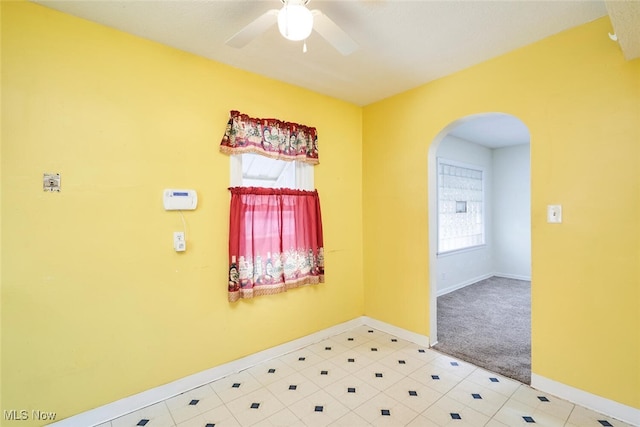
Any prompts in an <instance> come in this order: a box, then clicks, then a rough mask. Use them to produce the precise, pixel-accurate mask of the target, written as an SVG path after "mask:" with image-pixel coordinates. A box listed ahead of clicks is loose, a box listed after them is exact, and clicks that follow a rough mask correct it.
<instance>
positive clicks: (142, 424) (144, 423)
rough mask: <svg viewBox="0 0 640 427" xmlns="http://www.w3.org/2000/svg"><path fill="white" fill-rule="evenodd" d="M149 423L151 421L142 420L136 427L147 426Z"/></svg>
mask: <svg viewBox="0 0 640 427" xmlns="http://www.w3.org/2000/svg"><path fill="white" fill-rule="evenodd" d="M148 422H149V420H148V419H146V418H143V419H141V420H140V421H138V424H136V425H137V426H146V425H147V423H148Z"/></svg>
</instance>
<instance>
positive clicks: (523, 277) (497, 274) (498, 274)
mask: <svg viewBox="0 0 640 427" xmlns="http://www.w3.org/2000/svg"><path fill="white" fill-rule="evenodd" d="M493 275H494V276H496V277H505V278H507V279H516V280H526V281H528V282H530V281H531V276H523V275H520V274H509V273H493Z"/></svg>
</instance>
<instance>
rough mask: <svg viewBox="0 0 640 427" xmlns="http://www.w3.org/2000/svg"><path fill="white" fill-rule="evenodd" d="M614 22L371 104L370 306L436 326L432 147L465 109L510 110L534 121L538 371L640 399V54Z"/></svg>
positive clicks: (367, 146) (421, 326)
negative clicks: (551, 217)
mask: <svg viewBox="0 0 640 427" xmlns="http://www.w3.org/2000/svg"><path fill="white" fill-rule="evenodd" d="M609 31H611V32H612V29H611V26H610V23H609V20H608V19H607V18H602V19H600V20H597V21H595V22H593V23H589V24H587V25H583V26H580V27H578V28H575V29H573V30H570V31H566V32H563V33H561V34H559V35H556V36H553V37H550V38H548V39H545V40H543V41H541V42H539V43H535V44H533V45H530V46H528V47H525V48H523V49H519V50H517V51H515V52H512V53H509V54H507V55H504V56H502V57H499V58H496V59H493V60H490V61H487V62H485V63H482V64H480V65H477V66H474V67H472V68H469V69H467V70H464V71H462V72H459V73H456V74H453V75H451V76H448V77H446V78H443V79H440V80H438V81H435V82H432V83H430V84H427V85H424V86H421V87H419V88H417V89H414V90H411V91H408V92H405V93H403V94H400V95H397V96H394V97H392V98H389V99H387V100H383V101H381V102H378V103H375V104H372V105H370V106H367V107H365V108H364V116H363V117H364V119H363V123H364V126H363V147H364V151H363V185H364V187H363V188H364V190H363V201H364V212H366V215H365V217H364V236H365V245H364V248H365V252H364V260H365V312H366V314H367V315H368V316H371V317H374V318H377V319H380V320H384V321H387V322H391V323H394V324H397V325H398V326H401V327H403V328H407V329H410V330H412V331H415V332H418V333H422V334H425V335H427V334H428V331H429V321H428V297H429V289H428V288H429V279H428V278H429V271H428V265H427V264H428V257H429V254H428V227H427V219H428V218H427V211H426V206H427V156H428V149H429V145H430V144H431V142H432V141H433V140H434V138H435V137H436V136H437V135H438V133H439V132H440V131H441V130H442V129H443V128H444V127H445V126H447V125H448V124H450V123H451V122H453V121H455V120H456V119H458V118H461V117H464V116H467V115H471V114H476V113H485V112H504V113H509V114H512V115H514V116H516V117H518V118H520V119H522V120H523V121H524V122H525V123H526V124H527V126H528V127H529V130H530V133H531V180H532V216H531V219H532V277H533V281H532V346H533V349H532V359H533V361H532V363H533V372H534V373H535V374H538V375H541V376H544V377H547V378H550V379H553V380H555V381H559V382H562V383H565V384H567V385H570V386H572V387H576V388H579V389H582V390H585V391H587V392H590V393H593V394H596V395H599V396H603V397H605V398H608V399H612V400H615V401H618V402H620V403H623V404H626V405H630V406H632V407H636V408H640V363H639V361H640V333H639V332H638V331H640V293H639V292H640V291H639V288H640V268H639V263H638V260H639V259H640V258H639V256H640V252H639V251H640V221H639V218H640V126H639V125H638V123H640V60H635V61H632V62H626V61H625V60H624V59H623V56H622V54H621V52H620V50H619V48H618V46H617V45H616V44H615V43H613V42H611V40H609V38H608V36H607V32H609ZM558 203H559V204H562V205H563V220H564V222H563V223H562V224H560V225H556V224H554V225H551V224H547V223H546V205H547V204H558ZM372 266H375V268H371V267H372Z"/></svg>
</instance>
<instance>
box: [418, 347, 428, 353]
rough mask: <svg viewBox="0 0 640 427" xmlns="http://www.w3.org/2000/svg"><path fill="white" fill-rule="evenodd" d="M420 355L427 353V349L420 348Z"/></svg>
mask: <svg viewBox="0 0 640 427" xmlns="http://www.w3.org/2000/svg"><path fill="white" fill-rule="evenodd" d="M418 353H426V351H425V349H424V348H419V349H418Z"/></svg>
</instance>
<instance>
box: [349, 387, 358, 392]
mask: <svg viewBox="0 0 640 427" xmlns="http://www.w3.org/2000/svg"><path fill="white" fill-rule="evenodd" d="M355 392H356V388H355V387H348V388H347V393H355Z"/></svg>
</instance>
